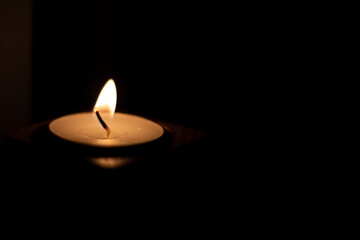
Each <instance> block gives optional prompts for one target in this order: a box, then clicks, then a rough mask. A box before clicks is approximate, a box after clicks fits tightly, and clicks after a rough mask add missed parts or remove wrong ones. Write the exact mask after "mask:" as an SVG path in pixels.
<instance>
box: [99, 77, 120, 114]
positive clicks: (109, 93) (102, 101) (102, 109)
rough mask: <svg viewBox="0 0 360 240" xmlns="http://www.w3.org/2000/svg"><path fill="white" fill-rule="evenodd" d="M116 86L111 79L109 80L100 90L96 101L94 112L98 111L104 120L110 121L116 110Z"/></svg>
mask: <svg viewBox="0 0 360 240" xmlns="http://www.w3.org/2000/svg"><path fill="white" fill-rule="evenodd" d="M116 98H117V95H116V86H115V82H114V80H113V79H109V80H108V81H107V82H106V84H105V85H104V87H103V89H102V90H101V92H100V94H99V97H98V99H97V101H96V104H95V107H94V112H96V111H99V113H100V114H101V115H102V116H104V117H105V116H106V117H105V118H110V119H112V118H113V117H114V113H115V108H116Z"/></svg>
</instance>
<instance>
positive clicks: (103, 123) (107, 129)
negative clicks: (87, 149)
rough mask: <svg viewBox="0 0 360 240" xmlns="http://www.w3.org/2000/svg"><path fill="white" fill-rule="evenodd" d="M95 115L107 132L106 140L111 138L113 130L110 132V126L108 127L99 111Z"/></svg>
mask: <svg viewBox="0 0 360 240" xmlns="http://www.w3.org/2000/svg"><path fill="white" fill-rule="evenodd" d="M95 114H96V116H97V118H98V119H99V122H100V123H101V126H103V128H105V130H106V138H109V137H110V134H111V130H110V128H109V126H108V125H106V123H105V122H104V120H103V119H102V118H101V116H100V113H99V111H96V112H95Z"/></svg>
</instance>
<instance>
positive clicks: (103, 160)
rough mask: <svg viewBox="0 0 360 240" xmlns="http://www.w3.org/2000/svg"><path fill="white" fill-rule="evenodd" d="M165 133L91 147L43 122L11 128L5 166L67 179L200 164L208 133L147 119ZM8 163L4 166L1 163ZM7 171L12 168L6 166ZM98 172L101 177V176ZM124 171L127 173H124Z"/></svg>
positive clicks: (163, 171) (160, 172)
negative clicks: (117, 145)
mask: <svg viewBox="0 0 360 240" xmlns="http://www.w3.org/2000/svg"><path fill="white" fill-rule="evenodd" d="M151 120H153V121H154V122H156V123H158V124H160V125H161V126H162V127H163V128H164V130H165V133H164V135H163V136H162V137H160V138H159V139H157V140H155V141H153V142H150V143H145V144H142V145H138V146H133V147H120V148H96V147H89V146H84V145H80V144H75V143H71V142H67V141H64V140H62V139H60V138H58V137H56V136H55V135H53V134H52V133H51V132H50V131H49V129H48V125H49V123H50V122H51V120H49V121H44V122H40V123H36V124H32V125H29V126H26V127H23V128H20V129H15V130H13V131H11V132H10V133H9V134H8V135H7V137H6V140H5V144H4V146H5V149H6V152H7V153H8V155H7V156H9V157H7V158H8V161H5V162H3V164H4V163H5V169H6V167H7V168H9V169H12V170H14V169H17V170H16V171H17V172H18V173H19V172H21V174H22V175H23V176H28V177H29V175H31V176H35V175H36V176H39V178H43V177H46V178H52V179H54V178H59V177H61V176H64V175H66V176H68V177H69V178H70V179H74V178H76V179H77V180H78V179H83V178H84V179H89V178H90V179H94V177H95V179H98V180H99V178H101V179H102V178H104V179H109V176H112V178H111V179H112V180H111V181H113V179H114V176H115V178H116V179H118V178H119V177H120V178H121V179H124V178H125V179H127V180H128V179H129V178H130V179H133V178H134V177H135V176H137V177H138V178H139V179H140V178H141V179H143V180H144V179H146V178H149V177H150V175H151V178H153V176H155V175H156V176H164V175H166V176H167V177H171V176H173V174H175V173H176V174H179V175H181V174H182V172H187V171H191V172H193V171H195V169H198V170H199V168H202V167H203V165H204V161H205V159H203V158H202V156H204V151H206V150H205V149H206V148H207V147H206V142H207V139H208V135H207V134H205V133H204V132H202V131H199V130H196V129H192V128H189V127H185V126H181V125H179V124H175V123H171V122H167V121H163V120H157V119H151ZM6 164H7V165H6ZM10 171H11V170H10ZM100 176H101V177H100ZM126 176H127V177H126Z"/></svg>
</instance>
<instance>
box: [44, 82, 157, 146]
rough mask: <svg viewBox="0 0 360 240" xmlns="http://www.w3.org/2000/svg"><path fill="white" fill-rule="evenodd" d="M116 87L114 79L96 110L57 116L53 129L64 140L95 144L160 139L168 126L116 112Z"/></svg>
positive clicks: (100, 95) (126, 143) (104, 92)
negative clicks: (164, 126)
mask: <svg viewBox="0 0 360 240" xmlns="http://www.w3.org/2000/svg"><path fill="white" fill-rule="evenodd" d="M116 102H117V96H116V86H115V83H114V81H113V80H112V79H110V80H109V81H108V82H107V83H106V84H105V86H104V87H103V89H102V90H101V92H100V94H99V97H98V99H97V101H96V104H95V106H94V109H93V111H92V112H84V113H75V114H70V115H66V116H63V117H60V118H58V119H55V120H54V121H52V122H51V123H50V124H49V129H50V131H51V132H52V133H53V134H55V135H56V136H57V137H60V138H62V139H64V140H67V141H71V142H75V143H79V144H84V145H89V146H95V147H125V146H133V145H138V144H142V143H146V142H150V141H153V140H156V139H158V138H159V137H161V136H162V135H163V133H164V129H163V128H162V127H161V126H160V125H159V124H157V123H155V122H153V121H150V120H148V119H146V118H143V117H140V116H136V115H132V114H125V113H118V112H115V109H116Z"/></svg>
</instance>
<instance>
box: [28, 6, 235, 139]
mask: <svg viewBox="0 0 360 240" xmlns="http://www.w3.org/2000/svg"><path fill="white" fill-rule="evenodd" d="M215 7H216V6H210V5H205V4H194V3H187V4H178V3H167V4H166V5H163V4H153V3H148V4H129V3H128V2H125V1H115V0H105V1H103V0H102V1H100V0H99V1H86V2H81V3H80V2H77V1H61V2H53V1H34V36H33V39H34V44H33V46H34V49H33V50H34V51H33V77H32V79H33V88H32V96H33V98H32V110H33V111H32V121H33V122H38V121H41V120H47V119H51V118H55V117H59V116H62V115H65V114H69V113H74V112H79V111H89V110H91V109H92V107H93V106H94V104H95V101H96V99H97V96H98V94H99V92H100V90H101V88H102V86H103V85H104V83H105V82H106V81H107V80H108V79H109V78H113V79H114V80H115V82H116V85H117V90H118V105H117V111H118V112H121V111H131V112H135V113H138V114H144V115H149V116H152V117H156V118H160V119H164V120H169V121H173V122H176V123H180V124H184V125H186V126H190V127H194V128H197V129H201V130H204V131H207V132H209V130H210V129H212V130H211V131H213V129H215V128H216V121H217V120H218V119H219V115H220V112H219V111H220V109H223V106H221V104H220V103H221V102H222V99H221V98H222V95H224V93H223V92H222V90H221V89H222V87H221V86H225V85H226V81H225V80H226V79H224V78H226V77H227V76H226V74H225V69H224V65H225V64H226V63H225V62H226V59H225V58H224V56H225V55H224V53H223V51H225V48H226V44H227V41H226V40H224V39H223V38H224V37H225V35H222V33H221V32H222V31H226V30H225V29H226V27H227V26H226V25H225V24H224V21H223V19H222V18H223V15H222V16H219V13H220V10H216V9H215ZM234 83H236V82H234Z"/></svg>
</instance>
